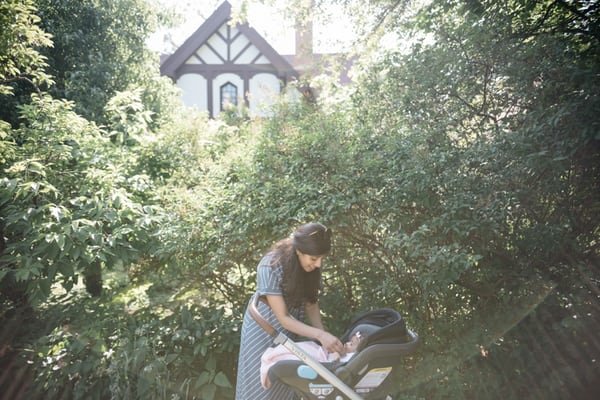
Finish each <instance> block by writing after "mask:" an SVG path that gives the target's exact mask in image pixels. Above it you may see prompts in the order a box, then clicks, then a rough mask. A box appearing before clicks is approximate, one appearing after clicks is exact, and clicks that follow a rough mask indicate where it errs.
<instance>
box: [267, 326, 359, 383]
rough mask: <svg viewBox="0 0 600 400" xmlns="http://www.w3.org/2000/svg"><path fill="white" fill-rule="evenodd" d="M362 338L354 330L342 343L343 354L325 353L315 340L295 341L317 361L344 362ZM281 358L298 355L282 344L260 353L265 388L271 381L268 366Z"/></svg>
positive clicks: (295, 358)
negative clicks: (348, 338)
mask: <svg viewBox="0 0 600 400" xmlns="http://www.w3.org/2000/svg"><path fill="white" fill-rule="evenodd" d="M363 339H364V336H363V335H361V333H360V332H356V333H355V334H354V335H353V336H352V337H351V338H350V340H348V341H347V342H346V343H344V353H345V354H343V355H341V354H339V353H337V352H335V353H327V351H325V349H324V348H323V347H322V346H320V345H318V344H317V343H315V342H311V341H307V342H297V343H296V345H298V346H299V347H300V348H301V349H302V350H304V351H305V352H306V353H308V354H309V355H310V356H312V357H313V358H314V359H316V360H317V361H319V362H333V361H340V362H346V361H348V360H350V359H351V358H352V356H353V355H354V352H356V349H357V348H358V345H359V344H360V342H361V341H362V340H363ZM281 360H298V357H296V355H295V354H294V353H292V352H291V351H289V350H288V349H286V348H285V347H284V346H283V345H281V344H280V345H277V346H275V347H270V348H268V349H267V350H266V351H265V352H264V353H263V355H262V357H261V359H260V361H261V364H260V382H261V384H262V386H263V387H264V388H265V389H268V388H269V387H270V386H271V382H269V375H268V372H269V368H271V366H272V365H274V364H275V363H277V361H281Z"/></svg>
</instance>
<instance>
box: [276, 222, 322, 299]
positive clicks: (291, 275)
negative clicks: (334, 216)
mask: <svg viewBox="0 0 600 400" xmlns="http://www.w3.org/2000/svg"><path fill="white" fill-rule="evenodd" d="M330 249H331V230H329V229H327V228H326V227H325V226H324V225H322V224H319V223H315V222H313V223H309V224H305V225H302V226H300V227H299V228H298V229H296V231H295V232H294V233H293V234H292V236H291V237H289V238H286V239H283V240H280V241H279V242H277V243H275V245H273V247H272V248H271V252H272V253H273V258H272V262H271V265H272V266H275V265H278V264H281V265H282V267H283V278H282V281H281V290H282V292H283V298H284V300H285V303H286V305H287V306H288V307H299V306H302V305H303V304H305V303H307V302H308V303H316V302H317V300H318V298H319V290H320V289H321V269H320V268H316V269H315V270H313V271H311V272H306V271H305V270H304V269H303V268H302V266H301V265H300V260H299V259H298V255H297V254H296V250H299V251H300V252H302V253H304V254H308V255H312V256H323V255H326V254H327V253H329V250H330Z"/></svg>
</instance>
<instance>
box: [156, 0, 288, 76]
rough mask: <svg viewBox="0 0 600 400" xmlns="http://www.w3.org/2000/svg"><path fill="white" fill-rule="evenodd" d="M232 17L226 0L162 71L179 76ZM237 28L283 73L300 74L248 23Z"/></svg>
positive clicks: (163, 63) (166, 60)
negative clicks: (195, 55) (181, 70)
mask: <svg viewBox="0 0 600 400" xmlns="http://www.w3.org/2000/svg"><path fill="white" fill-rule="evenodd" d="M230 19H231V4H229V2H228V1H224V2H223V3H222V4H221V5H220V6H219V7H218V8H217V9H216V10H215V11H214V12H213V13H212V15H211V16H210V17H208V19H207V20H206V21H204V23H203V24H202V25H201V26H200V27H199V28H198V29H197V30H196V32H194V33H193V34H192V35H191V36H190V37H189V38H188V39H187V40H186V41H185V42H184V43H183V44H182V45H181V46H180V47H179V48H178V49H177V50H176V51H175V52H174V53H173V54H171V55H170V56H169V57H167V58H166V59H165V60H164V61H163V62H162V64H161V66H160V72H161V74H163V75H167V76H169V77H171V78H174V79H176V78H178V76H177V75H178V74H177V70H178V68H179V67H181V66H182V65H183V64H184V63H185V62H186V60H188V59H189V58H190V57H191V56H192V55H193V54H194V53H195V52H196V50H197V49H198V48H199V47H200V46H202V45H203V44H204V43H205V42H206V41H207V40H208V39H209V38H210V37H211V36H212V35H213V34H214V33H215V32H216V31H217V30H218V29H219V28H220V27H221V26H222V25H223V24H225V23H227V21H229V20H230ZM236 28H237V29H238V30H239V31H240V32H241V33H243V34H244V35H245V36H246V37H247V38H248V40H249V41H250V43H252V44H253V45H254V46H256V48H257V49H259V50H260V52H261V53H262V54H263V55H264V56H265V57H266V58H267V59H268V60H269V62H270V63H271V64H272V66H273V67H274V68H275V69H276V70H277V72H278V73H279V74H281V75H286V76H296V77H297V76H298V73H297V72H296V70H294V68H293V67H292V66H291V65H290V64H289V63H288V61H287V60H286V59H285V58H283V57H282V56H281V55H279V53H277V51H275V49H273V47H271V45H270V44H269V43H268V42H267V41H266V40H265V39H264V38H263V37H262V36H261V35H260V34H259V33H258V32H256V30H254V29H253V28H251V27H250V26H249V25H248V24H247V23H244V24H238V25H237V26H236Z"/></svg>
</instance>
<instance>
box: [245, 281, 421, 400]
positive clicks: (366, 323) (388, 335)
mask: <svg viewBox="0 0 600 400" xmlns="http://www.w3.org/2000/svg"><path fill="white" fill-rule="evenodd" d="M261 300H263V299H262V298H261V297H260V296H259V295H258V293H256V294H254V297H253V298H252V301H251V303H250V304H251V306H250V314H251V315H252V318H254V320H255V321H256V322H257V323H258V324H259V325H260V326H261V327H262V328H263V329H264V330H265V331H266V332H267V333H268V334H269V335H270V336H272V337H273V343H274V344H281V345H283V346H284V347H285V348H286V349H288V350H289V351H290V352H292V353H293V354H295V355H296V356H297V357H298V358H299V359H298V360H281V361H278V362H277V363H276V364H274V365H273V366H272V367H271V368H270V369H269V379H270V381H271V382H275V381H280V382H282V383H284V384H286V385H288V386H290V387H291V388H292V389H293V390H294V391H295V392H296V393H297V394H298V395H300V396H301V398H302V399H304V400H317V399H318V400H320V399H323V400H327V399H331V400H342V399H345V398H348V399H351V400H361V399H365V400H375V399H386V398H389V396H388V393H389V392H388V390H389V388H390V386H391V384H392V379H393V377H392V373H393V372H394V370H395V368H396V367H397V366H398V363H399V361H400V358H401V357H402V356H404V355H406V354H409V353H411V352H412V351H414V349H415V348H416V346H417V343H418V341H419V338H418V336H417V334H416V333H414V332H412V331H411V330H409V329H407V328H406V326H405V324H404V320H403V319H402V317H401V316H400V314H399V313H398V312H396V311H394V310H392V309H389V308H382V309H378V310H373V311H368V312H365V313H363V314H361V315H358V316H357V317H355V318H354V319H353V320H352V321H351V323H350V326H349V327H348V329H347V331H346V332H345V333H344V335H343V336H342V342H346V341H347V340H349V338H350V337H352V336H353V335H354V334H355V333H356V332H357V331H360V332H361V334H363V335H365V336H366V338H365V339H364V340H362V341H361V342H360V344H359V347H358V349H357V351H356V352H355V353H354V355H353V356H352V358H350V359H349V360H348V361H347V362H345V363H337V362H324V363H321V362H319V361H317V360H315V359H314V358H313V357H311V356H310V355H309V354H307V353H306V352H305V351H304V350H302V349H301V348H300V347H298V345H297V344H296V343H294V342H293V341H292V340H291V339H289V338H288V337H287V336H286V335H285V334H283V333H282V332H278V331H277V330H276V329H275V328H273V327H272V326H271V325H270V324H269V323H268V322H267V321H266V320H265V319H264V318H263V317H262V315H261V314H260V313H259V311H258V307H257V304H258V302H259V301H261Z"/></svg>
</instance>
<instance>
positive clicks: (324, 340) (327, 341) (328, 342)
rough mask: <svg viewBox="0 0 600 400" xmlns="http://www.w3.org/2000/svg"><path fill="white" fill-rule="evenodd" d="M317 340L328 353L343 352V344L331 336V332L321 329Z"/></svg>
mask: <svg viewBox="0 0 600 400" xmlns="http://www.w3.org/2000/svg"><path fill="white" fill-rule="evenodd" d="M317 340H318V341H319V342H321V346H323V348H324V349H325V350H326V351H327V352H328V353H339V354H342V355H343V354H344V345H343V344H342V342H341V340H340V339H338V338H337V337H335V336H333V335H332V334H331V333H329V332H326V331H321V334H320V335H319V337H318V338H317Z"/></svg>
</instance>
